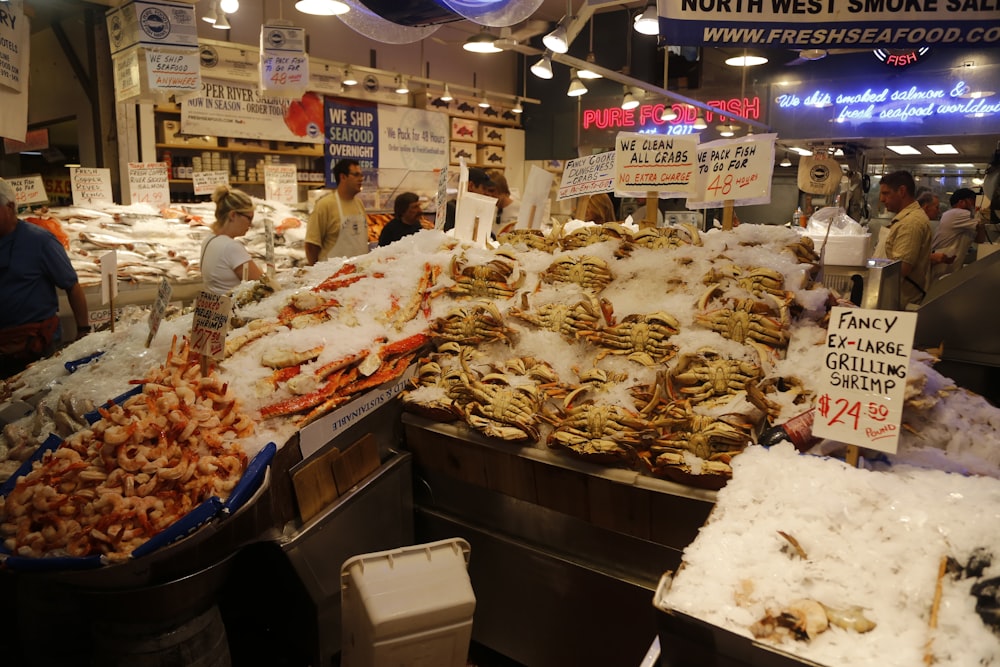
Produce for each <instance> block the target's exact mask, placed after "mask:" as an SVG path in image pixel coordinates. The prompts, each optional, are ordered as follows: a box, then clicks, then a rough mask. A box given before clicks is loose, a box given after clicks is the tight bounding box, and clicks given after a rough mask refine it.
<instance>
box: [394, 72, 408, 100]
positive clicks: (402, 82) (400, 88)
mask: <svg viewBox="0 0 1000 667" xmlns="http://www.w3.org/2000/svg"><path fill="white" fill-rule="evenodd" d="M409 92H410V89H409V87H408V86H407V85H406V79H404V78H403V76H402V75H401V74H397V75H396V93H397V94H399V95H406V94H407V93H409Z"/></svg>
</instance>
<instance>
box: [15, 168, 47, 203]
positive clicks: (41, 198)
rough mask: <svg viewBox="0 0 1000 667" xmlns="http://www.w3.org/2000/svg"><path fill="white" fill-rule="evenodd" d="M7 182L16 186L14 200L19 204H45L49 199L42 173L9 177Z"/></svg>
mask: <svg viewBox="0 0 1000 667" xmlns="http://www.w3.org/2000/svg"><path fill="white" fill-rule="evenodd" d="M7 182H8V183H10V184H11V187H13V188H14V201H15V202H16V203H17V205H18V206H23V205H25V204H43V203H45V202H47V201H48V200H49V196H48V195H47V194H46V193H45V183H43V182H42V177H41V175H40V174H32V175H31V176H20V177H18V178H8V179H7Z"/></svg>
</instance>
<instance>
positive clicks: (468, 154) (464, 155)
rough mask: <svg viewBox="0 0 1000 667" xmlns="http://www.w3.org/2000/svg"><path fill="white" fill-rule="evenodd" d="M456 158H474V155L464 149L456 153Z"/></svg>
mask: <svg viewBox="0 0 1000 667" xmlns="http://www.w3.org/2000/svg"><path fill="white" fill-rule="evenodd" d="M455 157H472V153H470V152H468V151H467V150H465V149H464V148H463V149H462V150H460V151H458V152H457V153H455Z"/></svg>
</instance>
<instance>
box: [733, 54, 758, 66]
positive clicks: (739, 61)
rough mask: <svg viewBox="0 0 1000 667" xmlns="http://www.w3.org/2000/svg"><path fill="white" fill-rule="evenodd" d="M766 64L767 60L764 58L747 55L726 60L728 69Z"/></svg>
mask: <svg viewBox="0 0 1000 667" xmlns="http://www.w3.org/2000/svg"><path fill="white" fill-rule="evenodd" d="M766 62H767V58H765V57H764V56H751V55H747V54H744V55H742V56H733V57H732V58H726V64H727V65H729V66H730V67H753V66H754V65H763V64H764V63H766Z"/></svg>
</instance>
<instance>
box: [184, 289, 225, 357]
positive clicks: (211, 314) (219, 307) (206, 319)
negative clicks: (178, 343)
mask: <svg viewBox="0 0 1000 667" xmlns="http://www.w3.org/2000/svg"><path fill="white" fill-rule="evenodd" d="M232 308H233V302H232V299H230V298H229V297H228V296H222V295H221V294H212V293H211V292H201V293H200V294H198V299H197V300H196V301H195V303H194V319H193V321H192V322H191V349H192V350H193V351H195V352H197V353H198V354H204V355H205V356H207V357H211V358H212V359H222V358H223V356H224V355H225V352H226V332H227V331H228V330H229V313H230V311H231V310H232Z"/></svg>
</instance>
